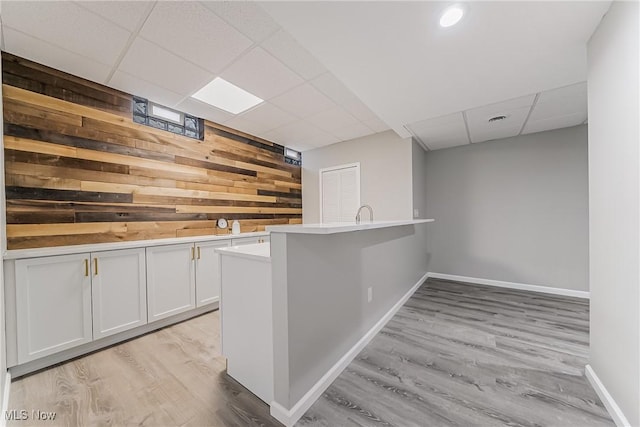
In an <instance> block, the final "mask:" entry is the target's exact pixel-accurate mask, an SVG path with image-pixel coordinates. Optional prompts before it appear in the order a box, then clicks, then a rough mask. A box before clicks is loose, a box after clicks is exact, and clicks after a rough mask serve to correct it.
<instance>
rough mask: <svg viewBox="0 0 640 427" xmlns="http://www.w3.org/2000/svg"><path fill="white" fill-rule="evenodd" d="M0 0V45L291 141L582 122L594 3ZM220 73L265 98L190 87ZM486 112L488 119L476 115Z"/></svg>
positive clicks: (445, 134) (431, 142)
mask: <svg viewBox="0 0 640 427" xmlns="http://www.w3.org/2000/svg"><path fill="white" fill-rule="evenodd" d="M449 4H450V2H314V1H305V2H302V1H301V2H264V3H261V2H259V3H255V2H213V1H202V2H195V1H193V2H188V1H169V2H165V1H158V2H155V1H151V2H147V1H81V2H71V1H56V2H32V1H2V4H1V18H2V32H3V43H4V45H3V49H4V50H6V51H8V52H11V53H14V54H16V55H19V56H23V57H25V58H28V59H31V60H34V61H37V62H40V63H43V64H45V65H49V66H51V67H54V68H57V69H60V70H63V71H66V72H69V73H71V74H75V75H78V76H81V77H84V78H87V79H89V80H93V81H96V82H99V83H103V84H106V85H108V86H111V87H114V88H117V89H120V90H123V91H125V92H129V93H132V94H135V95H138V96H143V97H146V98H148V99H150V100H152V101H154V102H157V103H160V104H163V105H166V106H168V107H173V108H176V109H179V110H182V111H185V112H188V113H191V114H194V115H197V116H200V117H203V118H206V119H209V120H212V121H215V122H218V123H221V124H224V125H226V126H229V127H232V128H235V129H238V130H240V131H243V132H246V133H250V134H253V135H256V136H259V137H262V138H265V139H267V140H271V141H274V142H276V143H279V144H282V145H286V146H288V147H291V148H294V149H298V150H302V151H304V150H308V149H312V148H315V147H320V146H324V145H328V144H332V143H335V142H338V141H343V140H348V139H352V138H357V137H361V136H365V135H369V134H372V133H376V132H381V131H384V130H386V129H388V128H392V129H393V130H395V131H396V132H397V133H398V134H399V135H401V136H403V137H408V136H415V137H417V138H418V139H419V140H420V141H421V142H422V143H423V144H424V145H425V146H426V147H428V148H429V149H438V148H445V147H450V146H455V145H461V144H469V143H478V142H482V141H487V140H491V139H497V138H503V137H508V136H513V135H518V134H520V133H531V132H538V131H542V130H548V129H554V128H560V127H566V126H572V125H575V124H580V123H583V122H585V120H586V85H585V84H584V81H585V80H586V41H587V40H588V38H589V36H590V35H591V33H592V32H593V30H594V29H595V27H596V26H597V24H598V23H599V21H600V19H601V17H602V16H603V14H604V13H605V12H606V10H607V9H608V6H609V2H608V1H604V2H598V1H587V2H581V1H572V2H514V3H509V2H470V3H466V5H467V8H468V13H467V15H466V16H465V18H464V19H463V21H462V22H461V23H460V24H459V25H457V26H455V27H452V28H449V29H446V31H445V29H441V28H439V27H438V26H437V24H436V22H437V19H438V17H439V14H440V12H441V11H442V10H443V9H444V7H446V6H447V5H449ZM214 77H222V78H224V79H226V80H228V81H230V82H231V83H233V84H235V85H237V86H240V87H241V88H243V89H245V90H247V91H250V92H252V93H254V94H255V95H257V96H259V97H261V98H263V99H265V102H264V103H262V104H260V105H258V106H256V107H254V108H252V109H250V110H248V111H246V112H243V113H241V114H238V115H233V114H230V113H227V112H225V111H223V110H219V109H217V108H215V107H212V106H208V105H207V104H204V103H202V102H200V101H197V100H195V99H193V98H191V97H190V96H191V95H192V94H193V93H195V92H196V91H197V90H198V89H200V88H201V87H202V86H204V85H205V84H206V83H208V82H209V81H211V80H212V79H213V78H214ZM495 115H505V116H507V118H506V119H505V120H502V121H498V122H493V123H491V124H490V123H488V119H489V118H490V117H493V116H495Z"/></svg>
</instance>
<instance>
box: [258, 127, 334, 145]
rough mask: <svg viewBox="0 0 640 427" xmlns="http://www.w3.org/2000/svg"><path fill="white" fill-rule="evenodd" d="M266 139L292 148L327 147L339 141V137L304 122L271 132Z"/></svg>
mask: <svg viewBox="0 0 640 427" xmlns="http://www.w3.org/2000/svg"><path fill="white" fill-rule="evenodd" d="M266 139H268V140H270V141H274V142H276V143H278V144H282V145H286V146H287V147H291V148H294V147H299V146H309V145H311V146H320V145H327V144H333V143H334V142H338V141H339V139H338V138H337V137H335V136H333V135H331V134H329V133H327V132H324V131H322V130H321V129H318V128H317V127H315V126H313V125H311V124H309V123H305V122H304V121H296V122H293V123H291V124H288V125H285V126H282V127H279V128H277V129H273V130H270V131H269V132H267V133H266Z"/></svg>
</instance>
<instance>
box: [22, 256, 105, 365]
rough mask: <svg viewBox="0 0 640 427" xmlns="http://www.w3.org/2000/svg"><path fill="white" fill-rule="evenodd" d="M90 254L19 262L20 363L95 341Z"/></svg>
mask: <svg viewBox="0 0 640 427" xmlns="http://www.w3.org/2000/svg"><path fill="white" fill-rule="evenodd" d="M89 273H90V272H89V254H75V255H63V256H52V257H43V258H31V259H24V260H18V261H16V305H17V307H16V314H17V327H18V337H17V341H18V362H19V363H26V362H29V361H31V360H35V359H38V358H40V357H43V356H47V355H50V354H54V353H57V352H59V351H62V350H66V349H68V348H71V347H75V346H77V345H80V344H84V343H87V342H90V341H91V339H92V333H91V277H90V276H89Z"/></svg>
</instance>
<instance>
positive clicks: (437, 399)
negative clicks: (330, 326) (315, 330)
mask: <svg viewBox="0 0 640 427" xmlns="http://www.w3.org/2000/svg"><path fill="white" fill-rule="evenodd" d="M588 329H589V305H588V302H587V301H585V300H581V299H576V298H568V297H561V296H553V295H544V294H537V293H530V292H522V291H512V290H506V289H500V288H492V287H486V286H478V285H468V284H463V283H459V282H451V281H444V280H435V279H430V280H429V281H428V282H427V283H425V284H424V285H423V286H422V287H421V288H420V289H419V290H418V291H417V292H416V293H415V294H414V295H413V297H412V298H410V299H409V301H408V302H407V303H406V304H405V305H404V306H403V307H402V308H401V309H400V311H399V312H398V313H397V314H396V315H395V316H394V317H393V319H392V320H391V321H390V322H389V323H388V324H387V325H386V326H385V328H383V330H382V331H381V332H380V333H379V334H378V335H377V336H376V337H375V338H374V339H373V341H372V342H371V343H370V344H369V345H368V346H367V347H366V348H365V349H364V350H363V351H362V352H361V353H360V354H359V355H358V356H357V358H356V359H355V360H354V361H353V362H352V363H351V364H350V365H349V366H348V367H347V369H346V370H345V371H344V372H343V373H342V374H341V375H340V376H339V377H338V378H337V379H336V381H334V383H333V384H332V385H331V386H330V387H329V388H328V389H327V391H326V392H325V393H324V394H323V396H322V397H321V398H320V399H319V400H318V401H317V402H316V403H315V404H314V405H313V406H312V407H311V409H310V410H309V411H307V413H306V414H305V416H304V417H303V418H302V419H301V420H300V422H299V423H298V425H299V426H300V427H307V426H314V427H315V426H325V427H341V426H354V427H367V426H397V427H405V426H406V427H411V426H416V427H417V426H420V427H424V426H504V425H509V426H531V427H533V426H563V427H569V426H576V427H583V426H585V427H586V426H613V425H614V424H613V422H612V421H611V419H610V417H609V415H608V414H607V412H606V410H605V408H604V407H603V405H602V403H601V402H600V400H599V399H598V397H597V396H596V394H595V392H594V391H593V389H592V388H591V386H590V385H589V384H588V383H587V381H586V379H585V377H584V365H585V364H586V363H587V358H588V353H589V351H588V350H589V330H588ZM9 408H10V409H18V410H20V409H26V410H27V411H29V413H31V411H32V410H41V411H55V412H56V413H57V417H56V420H55V422H54V423H51V425H56V426H58V425H60V426H85V425H87V426H88V425H100V426H102V425H106V426H108V425H111V426H133V425H140V426H225V427H226V426H234V427H235V426H238V427H244V426H280V424H279V423H278V422H277V421H276V420H275V419H273V418H271V417H270V415H269V408H268V406H267V405H266V404H264V403H263V402H262V401H260V400H259V399H258V398H257V397H256V396H254V395H253V394H251V393H250V392H249V391H247V390H246V389H245V388H243V387H242V386H241V385H240V384H238V383H237V382H236V381H234V380H233V379H232V378H230V377H228V376H227V375H226V373H225V360H224V358H222V357H221V356H220V320H219V314H218V312H213V313H209V314H205V315H203V316H200V317H197V318H194V319H191V320H189V321H186V322H183V323H181V324H178V325H174V326H171V327H168V328H165V329H162V330H160V331H157V332H154V333H151V334H148V335H145V336H143V337H140V338H137V339H134V340H131V341H128V342H126V343H123V344H120V345H116V346H113V347H111V348H108V349H106V350H103V351H99V352H96V353H93V354H90V355H88V356H85V357H82V358H78V359H76V360H73V361H70V362H67V363H64V364H61V365H59V366H56V367H53V368H51V369H48V370H45V371H41V372H39V373H36V374H33V375H30V376H27V377H24V378H20V379H17V380H15V381H14V382H13V383H12V386H11V396H10V403H9ZM9 425H16V426H17V425H20V426H29V425H38V426H42V425H44V424H43V421H35V420H27V421H17V422H10V423H9Z"/></svg>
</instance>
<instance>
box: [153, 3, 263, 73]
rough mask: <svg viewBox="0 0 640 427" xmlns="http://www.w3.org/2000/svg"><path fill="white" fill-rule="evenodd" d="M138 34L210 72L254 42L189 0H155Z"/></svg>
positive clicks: (234, 57) (229, 61) (219, 69)
mask: <svg viewBox="0 0 640 427" xmlns="http://www.w3.org/2000/svg"><path fill="white" fill-rule="evenodd" d="M169 29H170V30H169ZM140 35H141V36H142V37H144V38H146V39H147V40H150V41H153V42H154V43H156V44H157V45H159V46H162V47H163V48H165V49H167V50H168V51H170V52H172V53H174V54H176V55H178V56H180V57H182V58H185V59H187V60H189V61H191V62H193V63H194V64H197V65H199V66H201V67H202V68H204V69H206V70H208V71H210V72H212V73H218V72H219V71H221V70H222V69H223V68H224V67H226V66H227V65H228V64H230V63H231V62H232V61H233V60H234V59H236V58H237V57H238V56H240V54H241V53H242V52H244V51H245V50H246V49H247V48H249V46H251V45H252V44H253V43H252V41H251V40H250V39H248V38H247V37H246V36H244V35H243V34H241V33H240V32H239V31H238V30H236V29H235V28H233V27H232V26H230V25H229V24H227V23H226V22H225V21H223V20H222V19H220V17H218V15H216V14H215V13H213V12H212V11H211V10H209V9H207V8H206V7H204V6H202V4H200V3H198V2H189V1H186V2H177V1H175V2H174V1H167V2H158V3H157V4H156V6H155V7H154V9H153V11H152V12H151V14H150V15H149V18H148V19H147V21H146V22H145V24H144V26H143V27H142V30H141V31H140Z"/></svg>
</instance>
